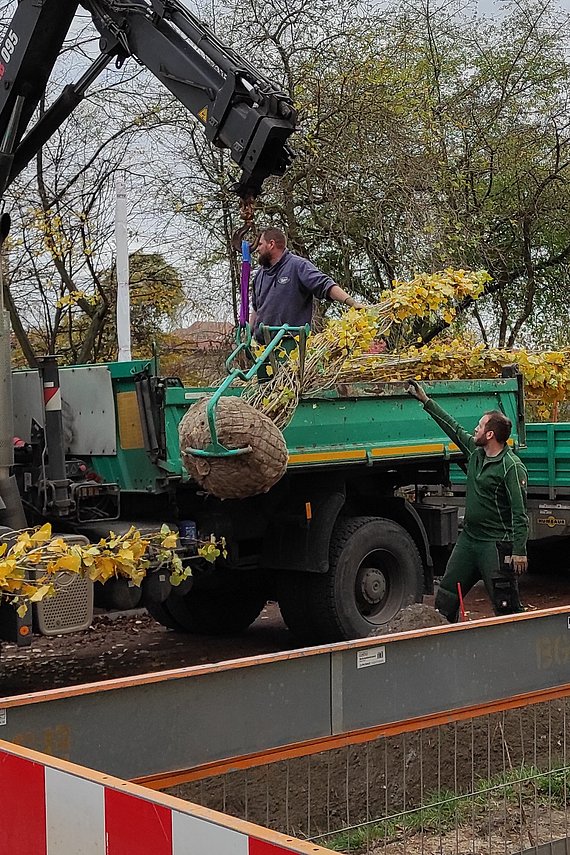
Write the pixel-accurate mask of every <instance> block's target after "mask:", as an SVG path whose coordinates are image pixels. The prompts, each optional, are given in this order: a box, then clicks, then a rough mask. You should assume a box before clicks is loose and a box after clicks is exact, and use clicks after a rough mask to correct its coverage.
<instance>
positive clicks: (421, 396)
mask: <svg viewBox="0 0 570 855" xmlns="http://www.w3.org/2000/svg"><path fill="white" fill-rule="evenodd" d="M405 389H406V392H407V393H408V395H411V396H412V398H416V399H417V400H418V401H419V402H420V403H421V404H425V402H426V401H428V400H429V398H428V396H427V395H426V393H425V392H424V390H423V389H422V387H421V386H420V384H419V383H418V382H417V380H406V385H405Z"/></svg>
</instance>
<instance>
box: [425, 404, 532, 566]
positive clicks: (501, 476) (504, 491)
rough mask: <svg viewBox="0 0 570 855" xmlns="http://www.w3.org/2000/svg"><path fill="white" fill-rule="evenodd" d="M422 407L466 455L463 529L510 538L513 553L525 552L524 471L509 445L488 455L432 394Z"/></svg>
mask: <svg viewBox="0 0 570 855" xmlns="http://www.w3.org/2000/svg"><path fill="white" fill-rule="evenodd" d="M424 409H425V411H426V412H427V413H429V414H430V416H431V417H432V418H433V419H434V421H436V422H437V423H438V425H439V426H440V428H441V429H442V430H443V431H445V433H446V434H447V435H448V436H449V437H450V439H452V440H453V442H455V443H456V444H457V445H458V446H459V448H460V449H461V451H463V453H464V454H465V456H466V457H467V489H466V495H465V520H464V524H463V528H464V531H465V532H466V533H467V534H469V535H471V537H473V538H475V539H476V540H494V541H505V540H506V541H512V544H513V555H526V541H527V538H528V517H527V514H526V485H527V471H526V469H525V467H524V464H523V463H522V461H521V460H520V459H519V458H518V457H517V456H516V454H514V453H513V452H512V451H511V449H510V448H509V447H508V445H505V447H504V449H503V450H502V451H501V453H500V454H497V456H496V457H487V455H486V454H485V449H484V448H480V447H479V446H477V445H476V444H475V440H474V438H473V436H471V434H470V433H468V432H467V431H466V430H464V429H463V428H462V427H461V425H459V424H458V423H457V422H456V421H455V419H454V418H453V417H452V416H450V415H449V413H446V412H445V410H444V409H442V408H441V407H440V406H439V404H436V403H435V401H432V400H431V398H430V399H428V400H427V401H426V403H425V404H424Z"/></svg>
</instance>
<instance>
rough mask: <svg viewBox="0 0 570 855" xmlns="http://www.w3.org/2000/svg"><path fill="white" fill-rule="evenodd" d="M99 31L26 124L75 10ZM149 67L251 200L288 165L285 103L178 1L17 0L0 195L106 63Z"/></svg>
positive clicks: (3, 66)
mask: <svg viewBox="0 0 570 855" xmlns="http://www.w3.org/2000/svg"><path fill="white" fill-rule="evenodd" d="M80 5H81V6H82V7H83V8H85V9H86V10H87V11H88V12H89V13H90V14H91V16H92V18H93V22H94V25H95V26H96V28H97V30H98V31H99V33H100V35H101V38H100V41H99V47H100V51H101V53H100V56H99V57H97V59H96V60H95V61H94V62H93V63H92V65H91V66H90V68H88V69H87V71H86V72H85V73H84V74H83V76H82V77H81V78H80V79H79V80H78V81H77V82H76V83H74V84H69V85H67V86H66V87H65V88H64V89H63V91H62V93H61V95H60V96H59V98H57V99H56V101H54V103H53V104H52V105H51V107H50V108H49V110H47V112H46V113H45V114H44V115H43V116H42V117H41V118H40V119H38V120H37V121H36V123H35V125H33V126H32V127H31V128H29V125H30V122H31V120H32V118H33V115H34V112H35V110H36V108H37V106H38V103H39V101H40V99H41V97H42V95H43V93H44V92H45V89H46V86H47V83H48V80H49V77H50V74H51V72H52V69H53V67H54V65H55V62H56V60H57V57H58V55H59V53H60V51H61V49H62V46H63V42H64V40H65V38H66V36H67V34H68V32H69V30H70V27H71V25H72V22H73V19H74V17H75V15H76V13H77V11H78V9H79V6H80ZM131 56H132V57H134V58H135V60H136V61H137V62H139V63H140V64H141V65H144V66H145V67H146V68H148V69H149V70H150V71H151V72H152V73H153V74H154V75H155V77H157V78H158V80H160V81H161V83H162V84H163V85H164V86H165V87H166V88H167V89H168V90H169V91H170V92H171V93H172V94H173V95H174V96H175V97H176V98H177V99H178V100H179V101H180V102H181V103H182V104H183V105H184V106H185V107H186V108H187V109H188V110H189V111H190V112H191V113H192V114H193V115H194V116H195V117H196V118H197V119H198V120H199V121H200V122H201V123H202V124H203V126H204V132H205V134H206V137H207V138H208V139H209V140H210V142H211V143H213V144H214V145H216V146H219V147H221V148H226V149H228V150H229V152H230V154H231V157H232V159H233V160H234V161H235V162H236V163H237V164H238V166H239V167H240V168H241V170H242V175H241V179H240V181H239V183H238V184H237V185H236V191H237V192H238V193H239V195H240V196H242V197H243V198H251V197H254V196H256V195H258V193H259V192H260V190H261V186H262V184H263V181H264V180H265V179H266V178H267V177H268V176H270V175H283V173H284V172H285V170H286V168H287V166H288V165H289V163H290V162H291V158H292V152H291V150H290V148H289V146H288V145H287V140H288V139H289V136H290V135H291V134H292V133H293V131H294V130H295V122H296V113H295V109H294V107H293V105H292V103H291V99H290V98H289V97H288V96H287V95H286V94H284V93H283V92H282V91H280V89H279V88H278V87H277V86H276V85H275V84H274V83H272V82H271V81H270V80H269V79H268V78H267V77H265V76H264V75H263V74H261V73H260V72H259V71H257V70H256V69H255V68H254V67H253V65H251V63H249V62H248V61H247V60H246V59H244V58H243V57H240V56H239V55H238V54H237V53H236V52H235V51H233V50H232V49H231V48H229V47H227V46H226V45H224V44H223V43H222V42H220V41H219V39H218V38H217V37H216V36H215V35H214V34H213V33H212V32H211V31H210V30H208V28H207V27H206V26H205V25H204V24H203V23H202V22H201V21H200V20H198V19H197V18H196V17H195V16H194V15H192V14H191V13H190V12H189V11H188V10H187V9H186V8H185V7H184V6H182V5H181V4H180V3H179V2H178V0H83V2H82V3H81V4H80V3H79V2H76V0H20V2H19V4H18V7H17V10H16V12H15V14H14V17H13V19H12V21H11V23H10V24H9V26H8V29H7V31H6V33H5V35H4V38H3V40H2V43H1V45H0V196H1V195H2V194H3V193H4V191H5V190H6V188H7V187H8V186H9V185H10V183H11V182H12V181H13V180H14V178H16V176H17V175H18V174H19V173H20V172H21V171H22V170H23V169H24V168H25V167H26V165H27V164H28V163H29V162H30V161H31V160H32V159H33V158H34V156H35V155H36V154H37V152H38V151H39V150H40V148H41V146H42V145H43V144H44V143H45V142H46V141H47V140H48V139H49V138H50V137H51V136H52V134H53V133H55V131H56V130H57V128H58V127H59V126H60V125H61V124H62V123H63V122H64V121H65V119H66V118H67V117H68V116H69V115H70V114H71V112H72V111H73V110H74V109H75V107H76V106H77V105H78V104H79V103H80V102H81V100H82V99H83V97H84V95H85V92H86V90H87V88H88V86H89V85H90V84H91V83H92V82H93V81H94V80H95V79H96V78H97V77H98V76H99V74H101V72H102V71H103V70H104V68H105V67H106V66H107V65H108V64H109V62H110V61H111V60H112V59H115V61H116V63H117V65H119V66H120V65H121V64H122V63H123V62H124V61H125V60H126V59H128V57H131Z"/></svg>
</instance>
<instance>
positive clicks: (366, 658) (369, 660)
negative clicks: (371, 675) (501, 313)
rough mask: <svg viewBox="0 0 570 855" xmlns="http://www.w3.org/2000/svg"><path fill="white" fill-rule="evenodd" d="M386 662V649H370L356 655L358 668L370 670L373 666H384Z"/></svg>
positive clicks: (360, 651)
mask: <svg viewBox="0 0 570 855" xmlns="http://www.w3.org/2000/svg"><path fill="white" fill-rule="evenodd" d="M385 662H386V648H385V647H370V648H368V650H359V651H357V654H356V667H357V668H370V667H371V666H372V665H383V664H384V663H385Z"/></svg>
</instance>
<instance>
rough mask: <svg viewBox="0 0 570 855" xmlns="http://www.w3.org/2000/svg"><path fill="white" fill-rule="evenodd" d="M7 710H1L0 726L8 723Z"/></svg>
mask: <svg viewBox="0 0 570 855" xmlns="http://www.w3.org/2000/svg"><path fill="white" fill-rule="evenodd" d="M6 712H7V711H6V710H0V727H2V725H4V724H6Z"/></svg>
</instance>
